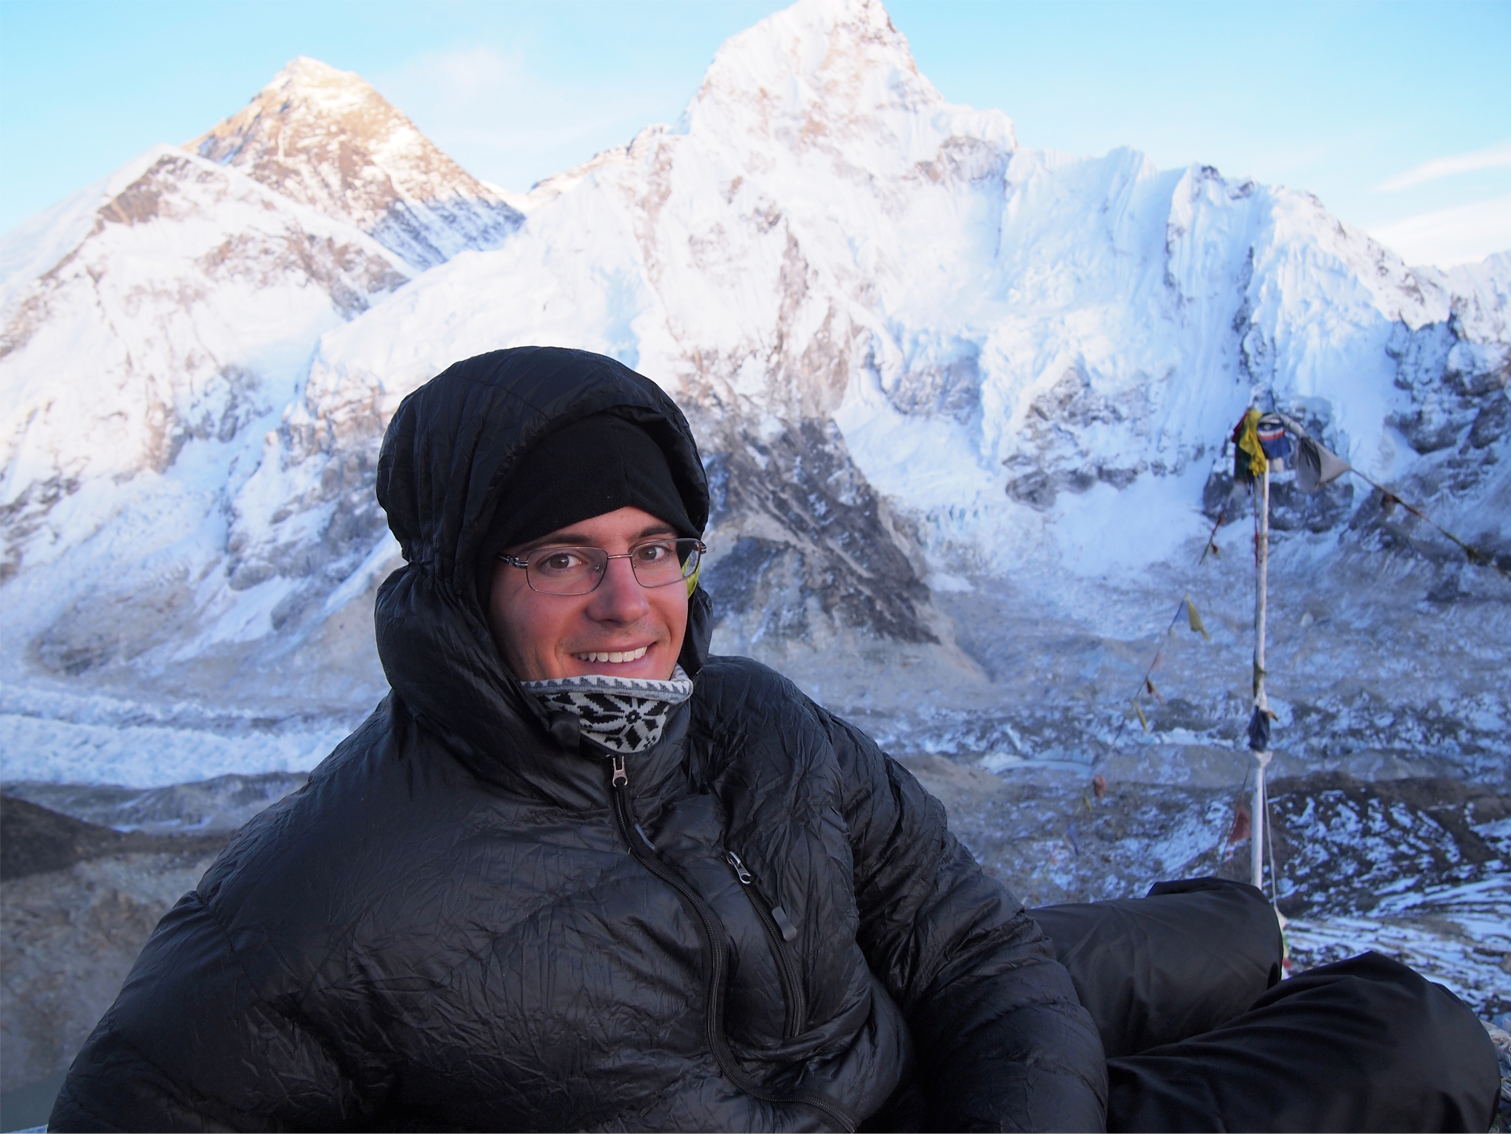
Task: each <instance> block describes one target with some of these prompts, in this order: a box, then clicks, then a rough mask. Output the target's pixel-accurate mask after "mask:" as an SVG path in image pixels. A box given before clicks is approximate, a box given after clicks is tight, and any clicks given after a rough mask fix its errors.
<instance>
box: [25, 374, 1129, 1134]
mask: <svg viewBox="0 0 1511 1134" xmlns="http://www.w3.org/2000/svg"><path fill="white" fill-rule="evenodd" d="M603 411H610V412H614V413H619V414H622V415H624V416H625V417H628V418H631V419H633V420H635V421H637V422H640V423H641V424H642V425H643V426H645V427H646V428H647V429H648V430H650V431H651V432H652V433H653V435H654V436H656V437H657V438H658V440H659V442H660V443H661V444H662V446H663V448H664V449H665V450H666V451H667V453H668V455H669V457H670V458H671V466H672V469H673V473H674V475H675V476H676V477H677V478H678V480H679V484H680V487H681V488H682V491H683V494H684V496H685V498H686V500H687V506H688V514H689V516H690V517H691V518H692V520H693V522H694V523H695V524H697V525H699V526H700V527H701V526H702V525H703V524H704V523H705V522H706V518H707V512H708V496H707V488H706V484H705V481H704V476H703V470H702V467H701V465H700V463H699V459H698V454H697V449H696V447H695V445H694V443H693V439H692V435H691V432H690V431H689V429H688V426H687V423H686V421H685V420H684V419H683V417H682V415H681V413H680V412H679V411H678V410H677V408H676V406H675V405H674V404H673V403H672V402H671V401H670V399H668V398H667V397H666V396H665V395H664V394H663V393H662V392H661V391H660V390H659V389H658V388H657V387H656V386H655V385H654V384H652V383H651V382H649V381H647V380H646V379H644V378H642V377H640V376H639V375H637V374H635V373H633V372H632V371H630V370H628V369H626V368H625V367H623V366H621V365H619V364H618V363H615V362H613V361H611V360H609V359H606V358H601V357H599V356H597V355H591V354H585V353H582V352H577V351H565V350H556V349H549V348H521V349H518V350H510V351H500V352H496V353H494V354H488V355H483V356H480V357H478V358H474V359H471V360H469V361H467V362H463V363H459V364H457V365H456V366H453V367H451V368H450V369H449V370H447V371H446V372H445V373H444V374H442V375H441V376H439V377H438V378H436V379H435V380H433V381H432V382H430V383H428V384H427V385H426V386H424V387H422V388H421V389H419V390H417V391H416V392H415V393H414V394H412V395H411V396H410V397H409V398H408V399H406V400H405V402H404V403H403V405H402V406H401V407H400V409H399V411H398V413H397V414H396V416H395V418H394V420H393V422H392V424H391V425H390V427H389V430H388V435H387V438H386V439H385V442H384V446H383V453H382V458H381V461H380V464H379V470H378V495H379V499H380V500H381V502H382V504H383V507H384V508H385V509H386V510H387V512H388V516H389V523H390V525H391V526H392V528H393V531H394V533H395V534H396V535H397V536H398V538H399V541H400V543H401V545H402V547H403V552H404V556H405V559H406V560H407V565H406V566H404V567H403V568H402V569H400V570H399V571H397V572H395V573H394V574H393V575H392V576H390V577H389V579H388V580H387V581H386V582H385V583H384V585H383V587H382V589H381V591H380V593H379V596H378V602H377V614H376V619H377V638H378V649H379V653H380V655H381V657H382V661H383V666H384V669H385V671H386V673H387V675H388V678H389V681H390V684H391V686H392V692H391V693H390V695H389V696H388V698H387V699H386V700H385V701H384V702H383V703H382V704H381V705H380V706H379V707H378V709H377V710H376V711H375V712H374V713H373V714H372V716H371V717H369V718H368V719H367V721H366V722H365V723H364V724H363V725H362V726H361V727H360V728H358V729H357V731H356V732H354V733H353V734H352V735H351V736H350V737H348V738H347V739H346V740H345V741H343V742H342V743H341V744H340V745H339V746H338V747H337V748H336V750H335V751H334V752H333V753H331V755H330V756H329V757H328V758H327V759H326V760H325V761H324V762H323V763H322V764H321V765H320V766H319V767H318V768H317V769H316V770H315V772H314V774H313V775H312V776H311V778H310V782H309V784H308V785H307V786H306V787H305V788H304V789H303V790H301V791H300V792H298V793H297V794H296V795H293V796H291V797H289V798H288V799H286V800H284V801H283V802H282V803H280V804H278V805H276V806H275V807H273V808H271V809H269V810H268V811H266V812H264V813H263V814H262V815H260V816H258V818H256V819H255V820H253V821H252V822H251V823H249V824H248V825H247V827H246V828H245V829H243V830H242V831H241V832H240V833H239V834H238V835H237V837H236V838H235V840H234V841H233V842H232V843H231V844H230V845H229V846H228V847H227V848H226V850H225V852H224V853H223V854H222V855H221V856H220V858H219V860H218V861H217V862H216V863H215V865H214V866H212V867H211V868H210V870H209V872H208V873H206V875H205V876H204V878H203V880H202V881H201V882H200V885H199V888H198V889H197V890H195V891H193V892H191V893H190V894H188V895H186V896H185V897H184V898H183V899H182V900H181V901H180V902H179V903H178V904H177V905H176V906H175V907H174V908H173V909H172V910H171V911H170V912H169V913H168V914H167V916H165V917H164V918H163V920H162V923H161V924H160V925H159V926H158V927H157V930H156V931H155V932H154V933H153V935H152V938H151V940H150V941H149V942H148V944H147V947H146V949H145V950H144V951H143V953H142V955H141V957H140V959H139V960H138V961H137V963H136V966H135V967H134V968H133V969H132V971H131V975H130V976H129V978H128V979H127V981H126V984H125V986H124V987H123V988H122V990H121V993H120V997H119V999H118V1000H117V1001H116V1002H115V1005H114V1006H113V1007H112V1008H111V1009H110V1011H109V1012H108V1013H106V1015H105V1017H104V1019H102V1020H101V1021H100V1023H99V1025H98V1026H97V1027H96V1029H95V1031H94V1033H93V1035H91V1036H90V1038H89V1041H88V1043H87V1044H86V1045H85V1047H84V1049H83V1051H82V1052H81V1053H80V1054H79V1056H78V1057H77V1059H75V1061H74V1064H73V1067H72V1070H71V1071H70V1073H69V1076H68V1080H67V1083H66V1085H65V1086H64V1088H63V1092H62V1094H61V1096H60V1097H59V1100H58V1103H57V1105H56V1108H55V1110H54V1111H53V1116H52V1124H53V1127H54V1129H59V1130H84V1129H91V1130H105V1129H141V1130H169V1129H196V1130H197V1129H320V1130H343V1129H357V1128H388V1129H399V1128H403V1129H441V1128H454V1129H471V1130H495V1129H496V1130H525V1129H535V1130H541V1129H545V1130H577V1129H623V1128H632V1129H688V1130H725V1129H727V1130H766V1129H819V1128H829V1129H843V1128H853V1127H855V1126H856V1125H858V1124H859V1123H861V1122H864V1121H865V1120H867V1119H868V1118H871V1119H873V1120H875V1118H876V1116H877V1115H878V1112H882V1113H883V1114H884V1115H891V1116H893V1117H894V1118H896V1117H897V1116H898V1115H899V1114H900V1115H902V1116H903V1120H904V1121H909V1122H927V1123H932V1124H934V1125H936V1126H938V1127H940V1128H945V1129H966V1128H989V1129H997V1128H1003V1129H1009V1128H1010V1129H1061V1130H1072V1129H1092V1128H1100V1126H1101V1124H1102V1122H1103V1114H1104V1109H1103V1108H1104V1098H1105V1071H1104V1064H1103V1058H1102V1048H1101V1043H1100V1040H1099V1039H1098V1036H1097V1032H1096V1029H1095V1027H1094V1026H1093V1024H1092V1021H1091V1019H1090V1017H1089V1016H1088V1015H1087V1014H1086V1012H1085V1011H1084V1010H1083V1009H1082V1008H1081V1006H1080V1004H1079V1002H1078V1001H1077V999H1076V994H1075V991H1074V989H1073V987H1072V985H1071V982H1070V979H1069V977H1068V975H1067V974H1066V972H1065V970H1064V969H1063V968H1062V967H1061V966H1060V965H1059V964H1058V963H1057V962H1056V961H1055V959H1054V953H1053V950H1052V948H1051V946H1050V945H1049V943H1048V942H1047V941H1046V940H1045V939H1044V937H1043V936H1042V934H1041V933H1040V932H1039V929H1038V928H1037V926H1036V925H1035V923H1034V922H1032V921H1031V920H1029V918H1028V917H1026V916H1025V915H1024V913H1023V910H1022V908H1021V906H1020V905H1019V903H1018V902H1017V901H1016V900H1015V899H1014V898H1013V897H1012V896H1011V895H1009V894H1008V893H1007V891H1006V890H1004V889H1003V888H1002V886H1001V885H999V884H998V883H996V882H995V881H993V880H991V879H989V878H987V877H986V876H985V875H984V874H983V873H982V872H981V870H980V869H979V867H978V866H977V865H976V863H975V862H974V860H973V859H972V858H971V856H970V854H969V853H968V852H967V851H966V850H964V849H963V848H962V847H961V846H960V844H959V843H958V842H956V841H955V839H954V838H953V837H952V836H951V835H950V834H949V832H948V830H947V829H946V826H945V816H944V811H943V809H942V808H941V807H940V805H939V803H938V802H936V801H935V800H934V799H932V798H931V797H930V796H929V795H927V794H926V793H925V792H924V791H923V790H922V789H921V788H920V787H919V786H918V784H917V782H916V781H915V780H914V779H913V778H912V777H911V776H910V775H909V774H908V773H907V772H906V771H905V770H903V769H902V768H901V767H900V766H899V765H897V764H896V763H894V762H893V761H892V760H890V759H889V758H888V757H887V756H885V755H884V754H883V753H882V752H881V751H879V750H878V749H877V747H876V745H875V744H874V743H873V742H872V741H871V740H870V739H869V738H867V737H866V736H864V735H863V734H861V733H859V732H857V731H856V730H855V729H853V728H851V727H850V726H848V725H847V724H845V723H844V722H843V721H841V720H839V719H837V718H836V717H834V716H833V715H831V714H830V713H827V712H825V711H824V710H823V709H822V708H820V707H819V706H817V705H815V704H814V703H813V702H812V701H810V700H808V699H807V698H806V697H804V696H803V695H802V693H800V692H799V691H798V690H797V689H796V688H795V687H794V686H793V685H792V684H790V683H789V682H788V681H786V680H785V679H783V678H782V677H780V676H779V675H777V674H776V673H774V672H772V671H771V670H769V669H766V668H764V667H762V666H760V665H757V664H756V663H754V662H751V661H748V660H745V659H741V658H720V657H707V656H706V649H707V642H708V635H709V623H710V604H709V601H708V599H707V597H706V595H704V594H703V592H702V591H701V590H699V591H697V592H695V594H694V597H693V601H692V611H691V616H690V625H689V635H688V639H689V640H688V645H687V646H686V648H685V649H684V652H683V655H682V660H683V664H684V666H685V667H686V668H687V669H688V671H689V672H690V673H693V674H694V675H695V679H696V681H695V690H696V691H695V693H694V695H693V697H692V699H691V700H690V701H689V702H687V703H686V704H684V705H683V706H682V707H681V709H680V710H679V711H678V712H677V713H676V714H675V715H674V717H673V719H672V722H671V723H670V724H669V725H668V727H667V731H666V734H665V735H664V736H663V738H662V739H661V741H660V742H659V743H658V744H657V745H656V746H655V747H654V748H652V749H651V750H649V751H648V752H646V753H643V754H640V755H638V756H631V757H629V758H628V760H627V762H626V768H625V771H626V773H627V778H628V782H627V783H625V784H621V785H619V786H617V787H616V786H615V785H614V784H613V783H612V776H611V768H610V761H609V760H608V759H606V758H605V753H604V752H603V751H602V750H598V749H595V748H594V747H593V745H592V742H591V741H587V740H585V739H582V738H580V737H579V736H578V734H577V732H576V730H575V728H574V727H572V718H570V717H563V716H558V717H557V718H555V719H554V720H547V719H544V718H543V717H542V713H541V710H540V709H539V708H538V707H537V704H536V702H535V701H534V700H533V699H531V698H529V697H528V696H527V695H525V694H524V693H523V692H522V691H521V690H520V688H519V686H518V685H517V683H516V682H515V680H514V679H513V678H512V676H511V675H510V674H509V673H508V672H507V671H506V669H505V667H504V666H503V665H502V663H501V662H500V659H499V656H498V653H497V650H496V649H495V647H494V644H493V641H492V639H491V638H490V637H489V633H488V629H487V626H486V624H485V621H484V615H483V611H482V607H481V604H480V602H479V600H478V590H477V588H478V580H477V578H476V573H475V567H474V562H473V561H474V558H475V556H476V554H477V551H478V546H479V543H480V541H481V539H482V538H483V535H482V533H483V532H484V531H485V530H486V528H487V526H488V522H489V520H490V518H491V505H492V503H493V501H495V500H496V499H497V498H498V496H499V490H500V485H501V484H502V483H503V482H504V480H505V478H506V477H507V476H508V475H509V470H510V468H511V466H512V464H513V463H514V462H515V460H516V459H517V458H518V455H519V454H520V452H521V451H522V450H523V449H524V448H525V447H526V446H528V445H529V444H530V443H531V442H532V441H533V440H534V439H535V438H537V437H539V436H540V435H541V433H542V431H544V430H547V429H548V428H551V427H553V426H559V425H562V424H565V423H566V422H568V421H570V420H575V419H576V418H579V417H582V416H584V415H587V414H590V413H596V412H603ZM889 1100H890V1102H889ZM908 1100H911V1101H912V1103H913V1104H916V1105H917V1106H918V1107H920V1108H921V1107H927V1110H923V1109H914V1110H911V1111H910V1110H907V1109H906V1105H907V1104H908Z"/></svg>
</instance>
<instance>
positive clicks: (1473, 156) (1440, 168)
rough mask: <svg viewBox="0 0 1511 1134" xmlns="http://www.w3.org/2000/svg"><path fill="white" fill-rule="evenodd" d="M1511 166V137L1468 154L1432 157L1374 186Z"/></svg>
mask: <svg viewBox="0 0 1511 1134" xmlns="http://www.w3.org/2000/svg"><path fill="white" fill-rule="evenodd" d="M1507 166H1511V139H1507V140H1506V141H1504V142H1497V143H1496V144H1495V145H1493V146H1486V147H1485V148H1484V149H1482V150H1470V151H1469V152H1468V153H1466V154H1450V155H1449V156H1448V157H1440V158H1433V159H1432V160H1431V161H1426V162H1423V163H1422V164H1421V165H1419V166H1416V167H1415V168H1413V169H1408V170H1406V172H1404V173H1398V174H1396V175H1395V176H1394V177H1387V178H1386V179H1385V180H1384V181H1382V182H1380V184H1378V185H1376V186H1375V192H1377V193H1390V192H1393V191H1395V190H1397V189H1410V188H1411V187H1412V186H1414V185H1425V184H1427V183H1428V182H1429V181H1437V180H1439V179H1440V178H1444V177H1452V176H1454V175H1455V174H1458V173H1474V172H1477V171H1478V170H1482V169H1504V168H1506V167H1507Z"/></svg>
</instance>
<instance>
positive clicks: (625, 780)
mask: <svg viewBox="0 0 1511 1134" xmlns="http://www.w3.org/2000/svg"><path fill="white" fill-rule="evenodd" d="M613 759H614V786H615V787H628V786H629V782H630V778H629V776H627V775H625V773H624V754H623V753H620V752H616V753H614V757H613Z"/></svg>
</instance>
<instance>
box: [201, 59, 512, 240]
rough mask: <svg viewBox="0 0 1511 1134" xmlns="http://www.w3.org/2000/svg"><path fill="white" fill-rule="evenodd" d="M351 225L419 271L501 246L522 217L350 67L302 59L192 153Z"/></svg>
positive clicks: (203, 140)
mask: <svg viewBox="0 0 1511 1134" xmlns="http://www.w3.org/2000/svg"><path fill="white" fill-rule="evenodd" d="M187 148H189V149H192V150H194V152H196V153H198V154H200V155H201V156H203V157H207V158H209V159H211V160H212V161H216V162H219V163H220V164H222V165H231V166H235V167H236V168H237V169H239V170H241V171H242V172H243V173H245V174H247V175H248V176H249V177H251V178H253V179H254V180H256V181H260V182H262V183H263V184H264V185H266V186H268V188H270V189H274V190H276V191H277V192H279V193H281V194H283V195H284V196H285V197H290V198H292V199H293V200H295V201H300V202H302V203H304V204H306V205H312V206H313V207H315V208H317V209H319V210H320V211H321V212H323V213H325V214H327V215H328V216H332V217H336V218H338V219H340V220H344V221H350V222H351V223H353V224H355V225H356V226H357V227H358V228H360V229H361V230H362V231H363V232H365V233H367V234H368V235H369V236H371V237H373V239H375V240H377V241H378V243H380V244H382V245H384V246H385V247H387V248H389V249H391V250H392V251H394V252H397V253H398V254H399V255H400V256H402V257H403V258H404V259H405V260H406V261H408V262H409V263H410V264H412V265H414V266H415V267H416V268H420V269H424V268H429V267H433V266H434V265H436V264H439V263H442V262H444V261H446V260H449V259H450V258H451V257H452V256H455V255H456V254H457V253H458V252H461V251H463V250H464V249H468V248H472V249H484V248H497V247H498V246H499V245H500V244H502V243H503V242H504V240H505V239H507V238H508V236H509V234H510V233H511V232H513V231H514V230H515V229H516V228H518V227H519V224H520V221H522V220H523V219H524V218H523V217H522V216H521V215H520V213H519V212H518V211H517V210H516V209H514V208H512V207H511V206H510V205H509V204H507V203H506V202H505V201H504V200H503V198H502V197H501V196H500V195H499V194H498V193H497V192H496V191H494V190H493V189H491V188H489V187H488V186H486V185H484V184H483V183H482V182H480V181H478V180H477V179H476V178H474V177H473V176H472V175H471V174H469V173H467V172H466V170H464V169H462V168H461V166H459V165H457V164H456V162H454V161H452V160H451V159H450V158H449V157H447V156H446V155H445V154H443V153H442V152H441V151H440V150H438V149H436V147H435V146H434V145H432V144H431V142H430V140H429V139H428V138H426V137H425V136H424V135H423V134H421V133H420V132H419V130H417V129H416V128H415V125H414V123H413V122H411V121H409V119H407V118H405V117H404V115H402V114H400V113H399V112H398V111H397V110H395V109H394V108H393V107H392V106H390V105H389V104H388V103H387V102H385V101H384V100H383V98H382V96H381V95H379V94H378V92H377V91H375V90H373V89H372V88H371V87H370V86H368V85H367V84H366V83H364V82H363V81H362V80H361V79H360V78H358V77H357V76H356V75H354V74H352V73H351V72H349V71H337V70H336V69H335V68H334V67H329V66H327V65H326V64H324V63H321V62H320V61H319V60H317V59H306V58H303V57H301V58H298V59H295V60H294V61H293V62H292V63H290V64H289V65H288V66H287V67H285V68H284V69H283V70H282V71H280V72H279V73H278V75H277V76H276V77H274V79H273V81H272V82H271V83H269V84H268V85H267V86H266V87H264V88H263V89H262V91H261V92H260V93H259V94H258V95H257V97H256V98H254V99H253V100H252V101H251V102H250V103H249V104H248V105H247V106H246V107H244V108H243V109H242V110H241V111H239V112H238V113H236V114H234V115H232V116H231V117H230V118H228V119H226V120H225V121H224V122H222V123H221V124H220V125H219V126H217V127H215V129H213V130H211V131H209V132H208V133H207V134H205V135H204V136H202V137H200V138H198V139H196V140H195V141H193V142H191V143H190V144H189V146H188V147H187Z"/></svg>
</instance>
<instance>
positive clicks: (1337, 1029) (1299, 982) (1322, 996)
mask: <svg viewBox="0 0 1511 1134" xmlns="http://www.w3.org/2000/svg"><path fill="white" fill-rule="evenodd" d="M1252 1012H1253V1016H1254V1018H1257V1019H1262V1018H1265V1017H1267V1016H1269V1017H1274V1016H1275V1015H1276V1014H1283V1015H1284V1017H1285V1018H1286V1020H1287V1023H1288V1026H1289V1027H1290V1028H1292V1029H1305V1030H1307V1031H1310V1032H1312V1033H1313V1035H1314V1037H1315V1038H1317V1039H1323V1040H1324V1041H1325V1042H1326V1044H1327V1046H1328V1047H1330V1048H1332V1049H1333V1050H1335V1051H1336V1052H1338V1053H1339V1056H1340V1057H1343V1058H1346V1059H1347V1062H1349V1063H1350V1064H1352V1065H1353V1066H1352V1068H1351V1069H1350V1072H1349V1073H1351V1074H1352V1075H1358V1076H1362V1077H1363V1078H1364V1079H1365V1080H1367V1081H1368V1083H1369V1086H1370V1089H1371V1090H1372V1091H1374V1092H1376V1093H1377V1096H1378V1098H1379V1099H1380V1101H1381V1102H1382V1103H1384V1102H1385V1100H1387V1099H1394V1100H1396V1105H1398V1106H1399V1107H1401V1108H1404V1109H1410V1110H1412V1111H1414V1112H1415V1114H1416V1118H1415V1120H1414V1122H1413V1125H1416V1126H1417V1127H1418V1128H1420V1129H1424V1130H1465V1129H1468V1130H1483V1129H1486V1128H1487V1127H1488V1125H1489V1123H1490V1120H1491V1118H1493V1117H1494V1113H1495V1100H1496V1096H1497V1093H1498V1091H1499V1089H1500V1071H1499V1068H1498V1066H1497V1064H1496V1060H1495V1049H1494V1047H1493V1046H1492V1045H1491V1043H1490V1040H1489V1037H1488V1035H1487V1034H1486V1032H1485V1029H1484V1027H1483V1026H1482V1025H1481V1024H1480V1022H1479V1020H1478V1019H1476V1018H1475V1015H1474V1013H1473V1012H1472V1011H1470V1009H1469V1008H1468V1007H1467V1006H1466V1005H1465V1004H1464V1003H1463V1002H1462V1001H1461V1000H1459V999H1458V997H1456V996H1454V995H1453V994H1452V993H1451V992H1449V991H1448V990H1447V989H1446V988H1444V987H1443V986H1442V985H1439V984H1435V983H1433V982H1432V981H1429V980H1427V979H1426V978H1425V977H1423V976H1422V975H1421V974H1419V973H1417V972H1415V971H1413V970H1412V969H1410V968H1408V967H1407V966H1405V965H1403V964H1401V963H1400V962H1398V961H1394V960H1392V959H1390V958H1389V957H1385V956H1382V955H1381V954H1379V953H1363V954H1361V955H1360V956H1357V957H1351V958H1349V959H1348V960H1346V961H1339V962H1336V963H1335V964H1331V965H1323V966H1320V967H1318V968H1315V969H1309V970H1307V971H1306V972H1303V973H1300V974H1298V975H1296V976H1295V977H1293V978H1292V979H1290V980H1288V981H1285V982H1284V983H1282V984H1280V985H1277V986H1276V987H1275V988H1272V989H1270V990H1269V991H1268V992H1266V993H1265V994H1264V995H1263V996H1261V997H1260V998H1259V1000H1258V1001H1256V1002H1255V1004H1254V1007H1253V1010H1252ZM1343 1053H1347V1055H1346V1056H1344V1055H1343Z"/></svg>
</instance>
